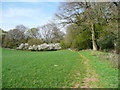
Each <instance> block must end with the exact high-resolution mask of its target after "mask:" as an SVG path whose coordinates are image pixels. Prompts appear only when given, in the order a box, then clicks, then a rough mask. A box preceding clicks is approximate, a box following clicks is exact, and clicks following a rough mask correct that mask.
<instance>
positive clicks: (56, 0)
mask: <svg viewBox="0 0 120 90" xmlns="http://www.w3.org/2000/svg"><path fill="white" fill-rule="evenodd" d="M62 1H65V0H2V2H62Z"/></svg>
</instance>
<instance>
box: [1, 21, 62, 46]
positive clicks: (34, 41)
mask: <svg viewBox="0 0 120 90" xmlns="http://www.w3.org/2000/svg"><path fill="white" fill-rule="evenodd" d="M0 31H1V35H0V38H1V40H0V42H1V46H2V47H4V48H16V47H18V46H19V45H20V44H21V43H28V44H29V45H40V44H42V43H60V41H61V40H63V36H64V33H63V32H61V31H60V29H59V28H58V27H57V26H56V24H54V23H48V24H46V25H43V26H40V27H37V28H30V29H29V28H27V27H25V26H24V25H17V26H16V27H15V29H12V30H9V31H8V32H7V31H4V30H2V29H1V30H0Z"/></svg>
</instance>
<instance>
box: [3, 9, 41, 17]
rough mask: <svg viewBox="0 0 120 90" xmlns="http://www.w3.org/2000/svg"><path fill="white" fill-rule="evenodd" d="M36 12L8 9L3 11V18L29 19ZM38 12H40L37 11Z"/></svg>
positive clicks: (33, 10) (32, 10)
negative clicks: (18, 17)
mask: <svg viewBox="0 0 120 90" xmlns="http://www.w3.org/2000/svg"><path fill="white" fill-rule="evenodd" d="M37 12H38V10H35V9H30V8H28V9H25V8H8V9H7V10H5V11H3V16H5V17H15V16H22V17H29V16H30V15H33V14H34V13H37ZM39 12H40V10H39Z"/></svg>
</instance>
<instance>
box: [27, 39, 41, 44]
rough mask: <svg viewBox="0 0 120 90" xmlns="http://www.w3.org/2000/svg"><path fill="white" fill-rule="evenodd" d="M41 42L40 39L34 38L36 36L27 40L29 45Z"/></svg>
mask: <svg viewBox="0 0 120 90" xmlns="http://www.w3.org/2000/svg"><path fill="white" fill-rule="evenodd" d="M42 43H43V41H42V40H40V39H36V38H31V39H29V40H28V44H29V45H40V44H42Z"/></svg>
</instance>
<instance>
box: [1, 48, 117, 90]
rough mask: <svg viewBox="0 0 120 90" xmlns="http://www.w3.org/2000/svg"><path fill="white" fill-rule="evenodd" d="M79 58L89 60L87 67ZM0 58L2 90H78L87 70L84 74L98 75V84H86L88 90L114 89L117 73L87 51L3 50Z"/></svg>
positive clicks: (82, 84) (82, 83)
mask: <svg viewBox="0 0 120 90" xmlns="http://www.w3.org/2000/svg"><path fill="white" fill-rule="evenodd" d="M95 53H96V54H97V53H98V52H95ZM95 53H94V54H95ZM80 54H81V55H83V56H84V57H86V58H88V59H89V62H88V67H87V66H86V65H85V64H84V62H85V61H86V59H85V58H83V57H81V56H80ZM2 55H3V57H2V84H3V86H2V87H3V88H81V87H82V86H84V78H86V74H87V72H86V68H89V66H90V69H91V70H90V71H91V72H89V73H88V74H94V73H92V71H95V72H96V73H97V74H98V75H99V82H89V85H90V86H92V84H96V86H98V87H102V88H117V84H118V69H115V68H112V67H110V64H109V62H108V61H106V60H105V61H104V60H100V58H99V57H97V56H96V55H93V52H92V51H89V50H85V51H80V52H79V53H78V52H75V51H68V50H66V51H65V50H64V51H62V50H61V51H43V52H35V51H34V52H32V51H17V50H9V49H3V53H2ZM93 86H94V85H93ZM93 88H94V87H93Z"/></svg>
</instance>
